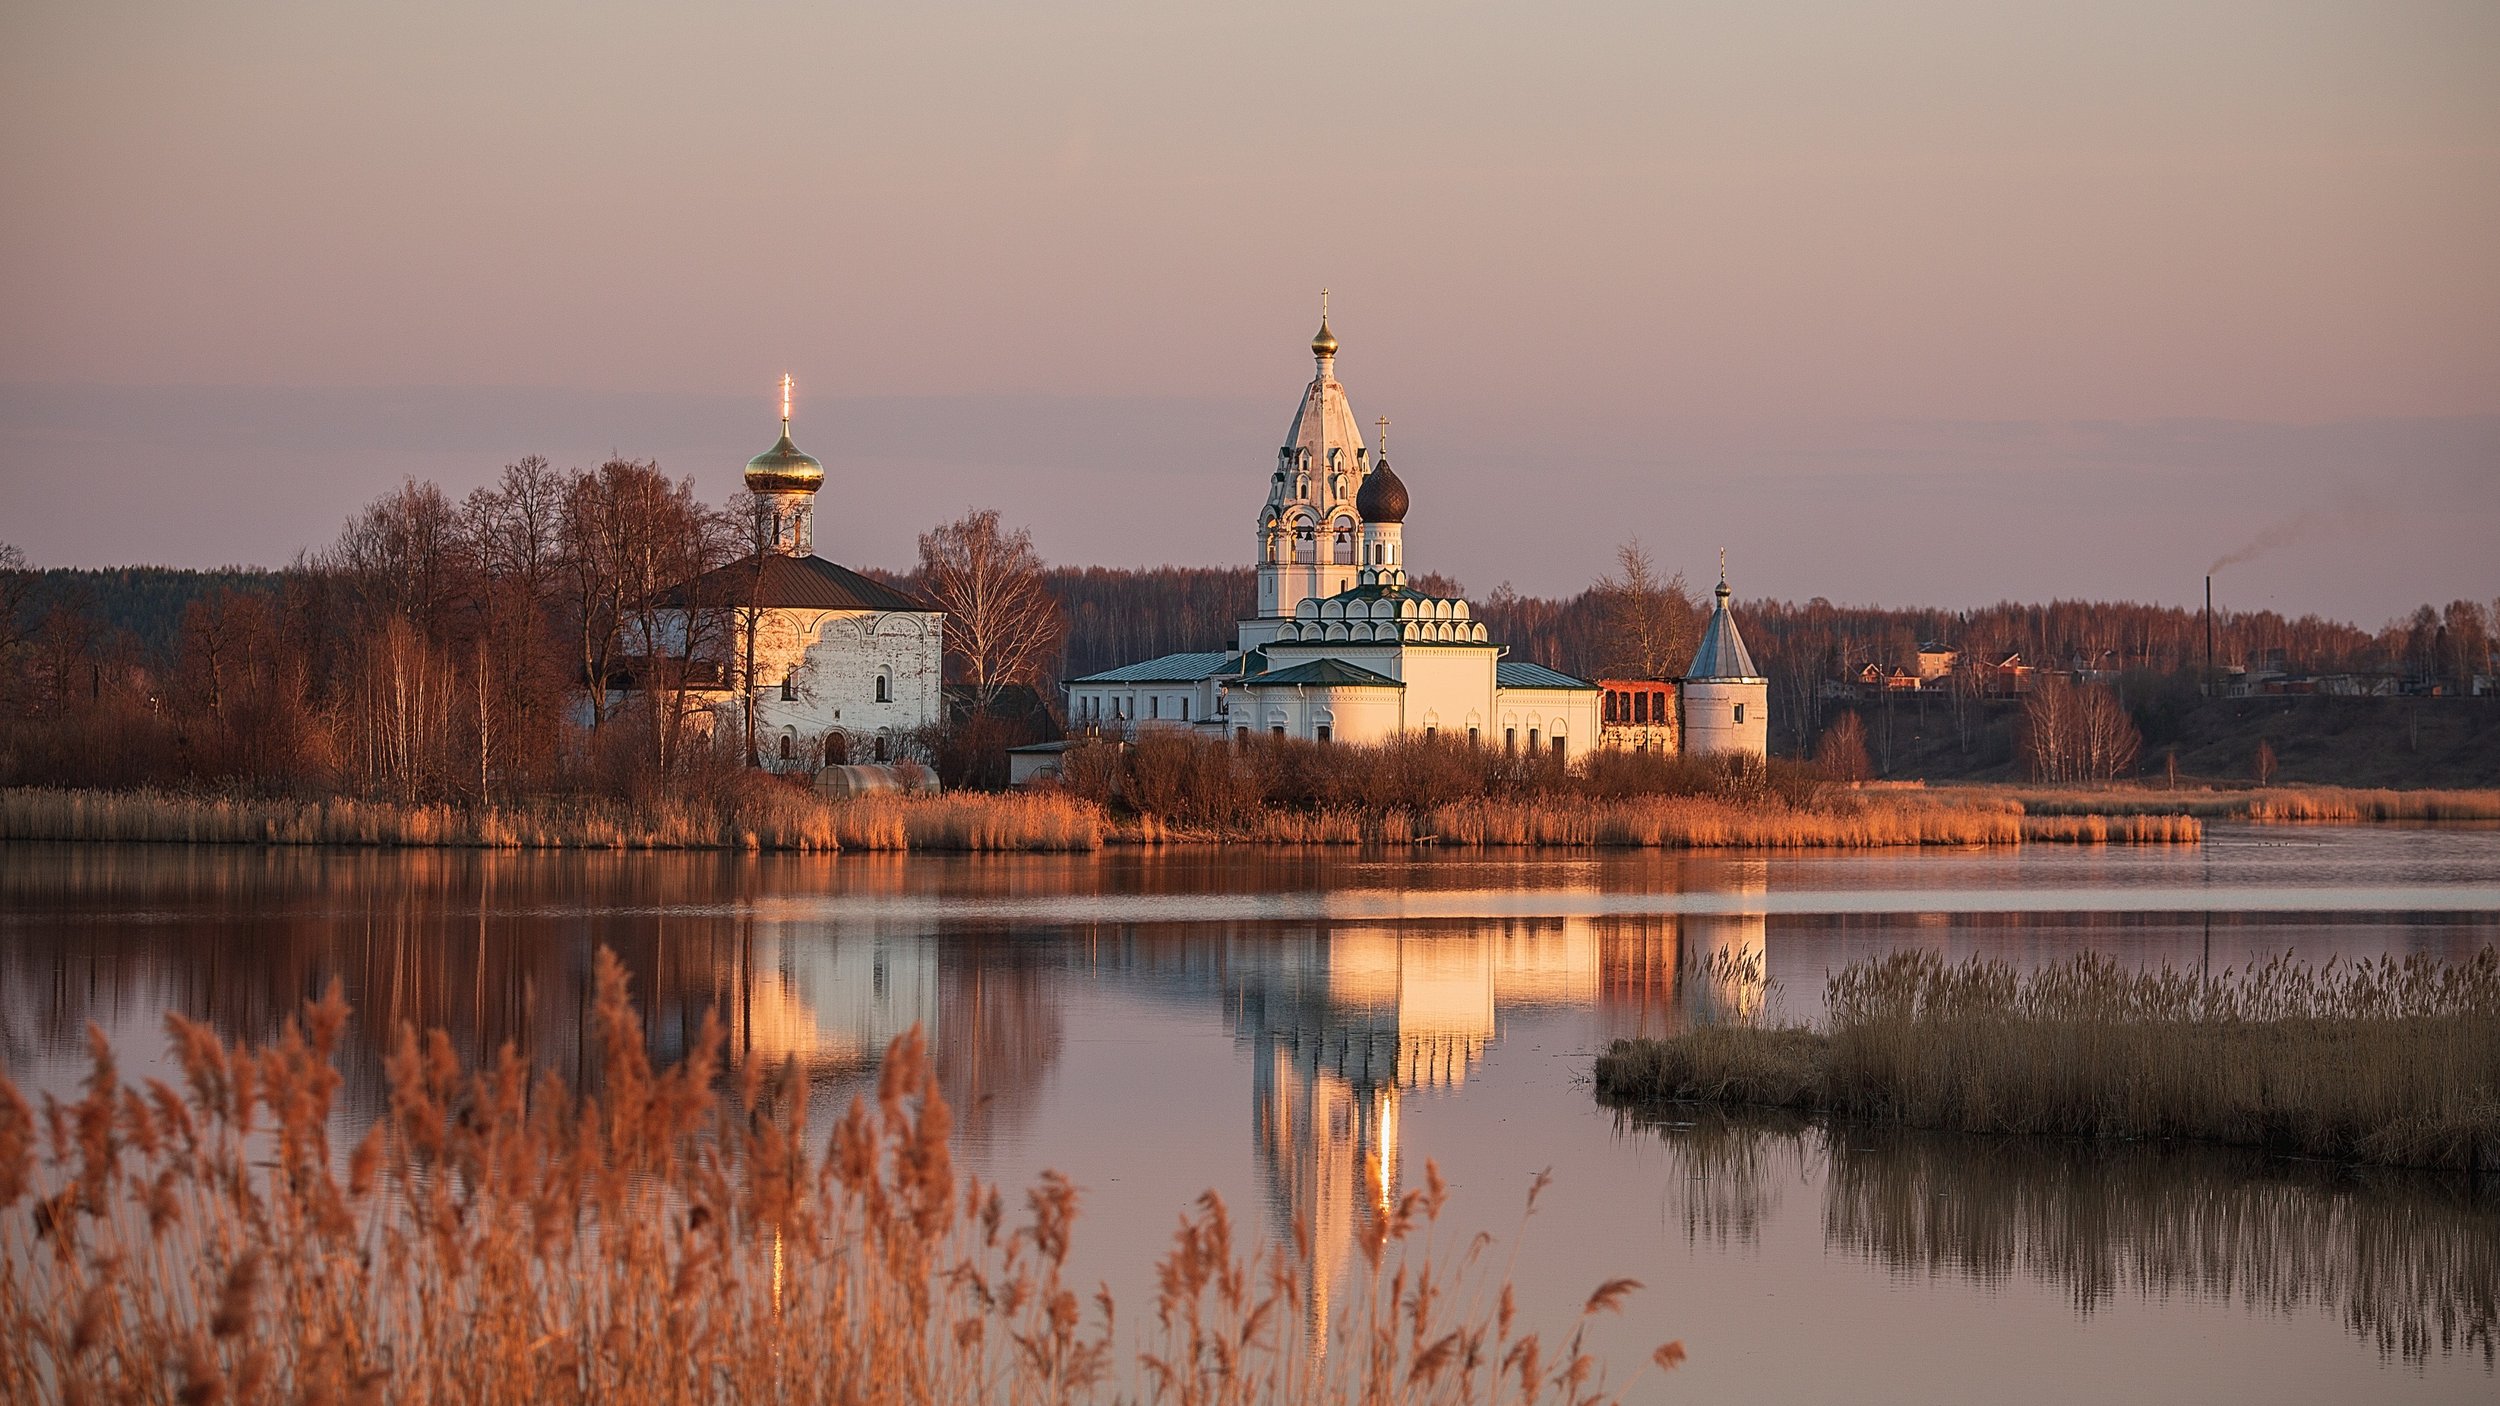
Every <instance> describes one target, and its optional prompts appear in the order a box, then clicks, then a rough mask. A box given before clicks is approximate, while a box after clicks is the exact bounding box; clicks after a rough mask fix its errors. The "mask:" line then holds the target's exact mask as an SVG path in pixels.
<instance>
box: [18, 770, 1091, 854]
mask: <svg viewBox="0 0 2500 1406" xmlns="http://www.w3.org/2000/svg"><path fill="white" fill-rule="evenodd" d="M1103 828H1104V827H1103V823H1102V813H1101V811H1100V810H1098V809H1097V808H1096V807H1094V806H1091V805H1088V804H1086V803H1085V802H1083V801H1080V800H1076V799H1074V798H1072V797H1068V796H1063V795H1007V796H991V795H947V796H912V797H902V796H867V797H861V798H858V799H853V800H826V799H822V798H819V797H817V796H815V795H814V794H812V793H810V792H807V791H802V790H799V789H797V788H795V787H790V786H780V785H762V786H754V787H748V788H744V789H742V790H740V791H738V792H737V793H735V794H734V795H732V796H728V797H725V798H722V799H719V800H716V801H707V800H704V799H700V798H689V797H663V798H655V799H650V800H642V801H615V800H580V801H563V800H548V801H540V802H534V803H529V804H525V805H521V806H514V807H498V808H493V809H485V810H480V809H475V808H469V807H461V806H448V805H400V804H394V803H390V802H379V801H355V800H342V799H331V800H318V801H294V800H261V799H237V798H228V797H215V796H188V795H176V794H171V793H165V792H153V791H52V790H10V791H6V792H0V840H129V841H142V842H146V841H164V842H172V843H191V844H272V845H386V846H437V847H455V848H457V847H469V848H484V849H743V850H815V851H827V852H830V851H834V850H844V849H850V850H863V849H865V850H899V849H935V850H1088V849H1093V848H1095V847H1097V846H1098V845H1100V844H1101V843H1102V836H1103Z"/></svg>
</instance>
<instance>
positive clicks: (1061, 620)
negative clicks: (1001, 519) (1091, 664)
mask: <svg viewBox="0 0 2500 1406" xmlns="http://www.w3.org/2000/svg"><path fill="white" fill-rule="evenodd" d="M920 584H921V588H922V589H923V590H925V591H927V592H928V594H929V596H930V598H931V599H932V600H934V601H936V602H937V604H938V606H939V608H940V609H942V610H944V611H945V612H946V617H947V618H946V653H947V656H948V657H949V658H951V659H953V660H955V661H956V667H957V670H958V676H959V677H960V678H962V680H963V681H964V682H965V683H968V684H970V685H972V687H973V689H974V690H975V692H976V693H977V694H978V695H979V697H980V700H981V705H982V706H983V707H984V708H987V707H988V706H990V705H991V704H993V703H995V702H996V701H997V699H998V692H999V690H1000V689H1002V688H1004V687H1006V686H1007V685H1009V684H1013V683H1030V684H1039V683H1041V682H1042V670H1043V669H1044V668H1045V667H1046V666H1047V665H1048V664H1049V662H1050V661H1051V660H1052V659H1053V658H1055V657H1056V656H1057V654H1058V652H1059V640H1060V636H1061V634H1062V633H1063V632H1064V631H1065V629H1066V617H1065V615H1064V614H1063V613H1062V612H1061V610H1060V608H1059V602H1058V600H1057V598H1055V597H1053V596H1052V595H1051V593H1050V591H1049V589H1048V587H1047V586H1046V585H1045V584H1044V582H1043V579H1042V559H1041V557H1040V555H1039V554H1037V553H1036V552H1035V551H1034V550H1033V534H1032V533H1030V532H1028V531H1026V530H1024V529H1023V528H1018V529H1016V530H1015V531H1014V532H1011V533H1002V532H1000V531H999V529H998V510H997V509H995V508H976V509H972V510H969V511H967V512H966V513H965V514H964V515H963V516H962V517H960V518H957V519H956V520H955V521H953V522H950V523H947V524H945V525H943V526H941V527H937V528H934V529H932V530H930V531H927V532H924V533H922V534H920Z"/></svg>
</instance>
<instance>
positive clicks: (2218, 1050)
mask: <svg viewBox="0 0 2500 1406" xmlns="http://www.w3.org/2000/svg"><path fill="white" fill-rule="evenodd" d="M1826 1001H1827V1006H1828V1009H1829V1013H1830V1014H1829V1021H1830V1025H1829V1030H1828V1032H1827V1033H1826V1032H1817V1031H1808V1030H1804V1029H1798V1028H1789V1029H1755V1028H1749V1027H1743V1026H1737V1027H1723V1028H1715V1029H1708V1030H1702V1031H1696V1032H1693V1033H1692V1034H1689V1035H1681V1036H1676V1037H1672V1038H1670V1039H1666V1040H1618V1041H1616V1042H1615V1043H1614V1045H1613V1046H1612V1047H1611V1048H1610V1049H1609V1050H1608V1051H1607V1053H1606V1054H1605V1055H1603V1056H1601V1057H1600V1058H1599V1060H1598V1062H1597V1088H1598V1091H1599V1093H1601V1094H1603V1095H1605V1096H1608V1097H1612V1098H1623V1099H1651V1098H1665V1099H1676V1098H1688V1099H1718V1100H1725V1101H1730V1102H1757V1103H1765V1104H1772V1105H1779V1106H1788V1107H1812V1108H1819V1109H1825V1110H1829V1111H1832V1112H1836V1113H1841V1114H1845V1115H1848V1116H1851V1117H1859V1118H1867V1119H1872V1120H1876V1121H1883V1122H1895V1123H1902V1124H1907V1125H1909V1126H1913V1127H1922V1128H1947V1129H1953V1130H1956V1131H1962V1132H1985V1133H2049V1134H2060V1135H2068V1136H2078V1137H2101V1138H2199V1139H2205V1140H2209V1141H2214V1142H2223V1143H2235V1144H2241V1145H2246V1146H2254V1147H2264V1148H2269V1149H2273V1150H2276V1151H2282V1152H2290V1153H2297V1154H2300V1155H2304V1156H2316V1157H2332V1158H2338V1159H2343V1160H2348V1161H2356V1162H2369V1163H2378V1164H2383V1165H2390V1166H2432V1167H2464V1168H2474V1167H2500V949H2493V948H2486V949H2484V950H2483V951H2482V952H2481V953H2479V954H2477V955H2476V956H2475V957H2473V958H2472V959H2470V960H2467V961H2464V962H2455V963H2449V962H2441V961H2438V960H2436V959H2434V958H2431V957H2429V956H2427V955H2424V954H2420V953H2415V954H2412V955H2410V956H2408V957H2406V958H2405V959H2404V960H2402V961H2398V960H2396V959H2395V958H2392V957H2387V958H2381V959H2379V960H2378V961H2375V962H2360V963H2333V962H2331V963H2329V964H2328V965H2326V966H2324V967H2307V966H2302V965H2298V964H2295V963H2293V962H2291V961H2290V960H2288V959H2278V960H2276V961H2274V962H2272V963H2269V964H2267V965H2265V966H2263V967H2258V968H2255V969H2252V970H2249V971H2246V972H2225V973H2223V974H2222V975H2220V976H2215V977H2207V976H2203V975H2200V974H2197V973H2193V972H2186V973H2183V972H2175V971H2171V970H2168V969H2164V970H2161V971H2157V972H2130V971H2126V970H2124V969H2122V968H2120V967H2119V966H2118V965H2117V964H2116V963H2115V962H2113V961H2111V960H2110V959H2108V958H2106V957H2101V956H2096V955H2093V954H2088V953H2087V954H2084V955H2081V956H2077V957H2074V958H2072V959H2070V960H2068V961H2065V962H2060V963H2057V964H2055V965H2053V966H2049V967H2044V968H2042V969H2040V970H2038V971H2036V972H2033V973H2031V974H2030V975H2029V976H2022V975H2019V974H2017V973H2016V971H2015V970H2014V968H2013V967H2011V966H2010V965H2008V964H2006V963H2003V962H1992V961H1986V960H1983V959H1980V958H1972V959H1970V960H1969V961H1966V962H1961V963H1957V964H1948V963H1946V962H1944V961H1942V960H1941V959H1939V958H1937V957H1936V956H1934V955H1933V954H1931V953H1925V952H1905V953H1898V954H1895V955H1893V956H1890V957H1886V958H1882V959H1879V960H1874V961H1867V962H1860V963H1856V964H1853V965H1851V966H1849V967H1847V968H1844V969H1843V970H1842V971H1840V972H1839V973H1838V974H1837V975H1835V976H1833V977H1832V979H1831V984H1830V988H1829V990H1828V992H1827V994H1826Z"/></svg>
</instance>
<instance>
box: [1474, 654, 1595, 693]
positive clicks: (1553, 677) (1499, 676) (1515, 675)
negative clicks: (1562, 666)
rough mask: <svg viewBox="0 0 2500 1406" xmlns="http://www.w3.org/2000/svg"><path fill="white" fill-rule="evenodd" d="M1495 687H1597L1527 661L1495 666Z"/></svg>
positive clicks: (1583, 680) (1586, 681)
mask: <svg viewBox="0 0 2500 1406" xmlns="http://www.w3.org/2000/svg"><path fill="white" fill-rule="evenodd" d="M1493 685H1494V687H1496V688H1586V689H1594V688H1596V687H1597V685H1595V684H1593V683H1590V682H1589V681H1588V680H1586V679H1575V678H1573V677H1572V676H1571V675H1569V674H1564V673H1557V672H1555V671H1554V670H1552V669H1548V668H1546V667H1545V666H1544V665H1542V664H1531V663H1529V662H1528V661H1527V660H1525V659H1505V660H1503V661H1502V662H1501V663H1499V664H1496V665H1494V666H1493Z"/></svg>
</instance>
